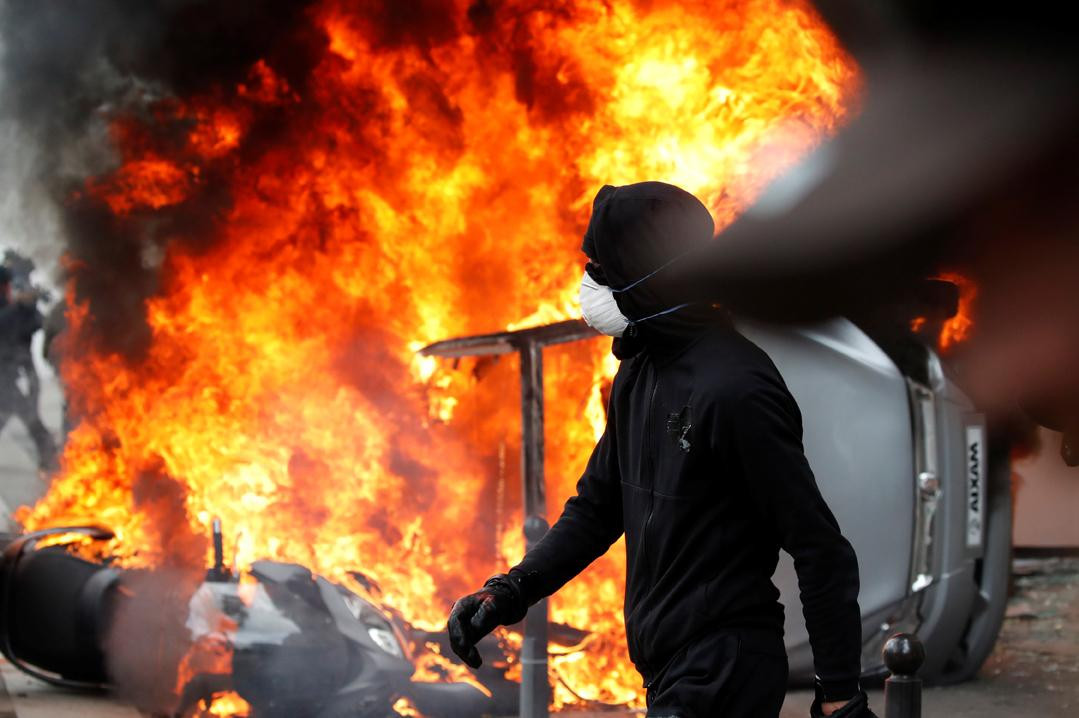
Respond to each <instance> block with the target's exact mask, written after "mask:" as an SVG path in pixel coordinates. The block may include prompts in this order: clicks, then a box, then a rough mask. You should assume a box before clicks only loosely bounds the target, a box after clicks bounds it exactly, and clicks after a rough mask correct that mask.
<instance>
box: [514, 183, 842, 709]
mask: <svg viewBox="0 0 1079 718" xmlns="http://www.w3.org/2000/svg"><path fill="white" fill-rule="evenodd" d="M711 238H712V220H711V217H710V215H709V213H708V211H707V209H706V208H705V207H704V206H703V205H702V204H701V203H700V202H699V201H698V200H697V199H696V198H694V197H693V196H692V195H689V194H688V193H686V192H684V191H682V190H680V189H678V188H676V187H672V186H670V185H665V184H661V183H656V182H648V183H642V184H637V185H629V186H626V187H618V188H613V187H604V188H603V190H601V191H600V193H599V194H598V195H597V197H596V200H595V203H594V205H593V216H592V221H591V223H590V226H589V230H588V233H587V235H586V237H585V244H584V250H585V252H586V254H588V256H589V257H590V259H592V260H593V262H596V263H598V267H592V268H590V271H593V272H595V273H596V274H598V275H600V277H598V278H601V281H605V282H606V283H607V284H608V286H612V287H620V286H625V285H628V284H630V283H632V282H633V281H635V280H636V279H639V278H640V277H643V276H645V275H647V274H649V273H650V272H651V271H652V270H654V269H655V268H656V267H659V266H662V265H663V264H664V263H666V262H668V261H670V260H671V259H672V258H673V257H675V256H677V255H680V254H683V253H684V252H685V251H687V250H689V249H692V248H693V247H694V246H697V245H700V244H701V243H705V242H707V241H709V240H711ZM664 274H667V272H666V271H664V272H660V273H659V274H657V275H656V276H655V277H654V278H653V279H649V280H647V281H646V282H644V283H642V284H641V285H639V286H638V287H635V288H634V289H633V290H631V291H629V292H626V293H624V294H620V295H616V296H617V297H618V303H619V307H620V308H621V310H622V312H623V314H625V315H626V316H628V317H629V318H630V319H636V318H640V317H642V316H648V315H649V314H653V313H655V312H657V311H659V310H662V309H664V308H666V307H670V306H675V305H676V304H678V303H680V301H682V300H684V299H685V297H684V296H682V295H681V294H680V291H681V290H680V289H679V286H678V283H677V281H671V280H670V277H667V278H664V276H663V275H664ZM670 274H671V276H676V274H677V273H675V272H671V273H670ZM634 329H635V330H636V331H635V332H632V333H631V335H630V336H628V337H625V338H623V339H620V340H616V343H615V351H616V353H617V354H619V355H620V356H621V357H623V361H622V364H621V367H620V368H619V370H618V373H617V375H616V376H615V379H614V386H613V388H612V391H611V398H610V404H609V408H608V416H607V427H606V431H605V433H604V435H603V437H602V438H601V439H600V441H599V443H598V444H597V445H596V448H595V450H594V451H593V453H592V457H591V459H590V460H589V462H588V466H587V468H586V469H585V471H584V475H583V476H582V477H581V479H580V481H579V482H578V484H577V494H576V496H574V497H572V498H571V499H569V501H568V502H567V503H566V506H565V509H564V511H563V513H562V516H561V517H560V518H559V519H558V521H557V522H556V523H555V524H554V526H552V527H551V529H550V531H549V532H548V533H547V535H546V536H545V537H544V538H543V539H542V540H541V541H540V542H539V543H538V544H537V545H536V546H534V547H533V548H532V549H531V550H530V551H529V552H528V554H527V555H526V556H525V558H524V560H523V561H522V562H521V563H520V564H519V565H518V566H517V567H515V568H514V569H513V570H512V571H511V575H513V576H514V577H515V578H516V579H517V581H518V583H519V584H520V585H521V587H522V589H523V590H524V593H525V598H526V599H527V600H528V601H529V603H534V602H535V601H537V600H539V599H540V598H543V597H545V596H547V595H550V594H551V593H554V592H555V591H557V590H558V589H559V588H560V587H561V586H562V585H563V584H564V583H566V582H567V581H568V580H570V579H571V578H573V577H574V576H575V575H577V574H578V573H580V572H581V571H582V570H583V569H584V568H585V567H586V566H587V565H588V564H589V563H591V562H592V561H593V560H595V559H596V558H597V557H599V556H600V555H602V554H603V553H604V552H606V551H607V549H608V548H609V547H610V545H611V544H612V543H614V542H615V541H616V540H617V539H618V538H619V536H621V535H622V534H623V533H624V534H625V536H626V567H627V569H626V599H625V617H626V632H627V636H628V640H629V650H630V657H631V658H632V659H633V661H634V663H635V664H636V666H637V668H638V670H639V671H640V672H641V674H642V676H643V677H644V679H645V684H646V685H648V684H649V683H651V682H652V681H653V680H655V679H656V678H657V676H658V675H659V674H660V673H661V672H662V671H663V670H664V668H665V667H666V666H667V665H668V663H669V662H671V661H672V659H674V658H675V657H676V656H677V654H678V653H679V651H681V650H682V649H684V648H686V647H687V646H688V645H689V644H690V643H692V642H693V641H694V640H696V639H698V638H700V637H702V636H703V635H705V634H707V633H708V632H710V631H715V630H721V629H728V628H764V629H771V630H774V631H776V632H777V633H779V634H781V633H782V631H783V607H782V606H781V605H780V604H779V602H778V598H779V592H778V590H777V589H776V588H775V586H774V584H773V583H772V580H771V577H772V574H773V572H774V570H775V568H776V563H777V560H778V556H779V550H780V549H784V550H786V551H787V552H789V553H790V554H791V555H792V556H793V557H794V561H795V567H796V569H797V572H798V580H799V585H800V589H801V597H802V603H803V606H804V610H805V618H806V624H807V627H808V630H809V637H810V642H811V644H812V648H813V653H814V657H815V662H816V669H817V673H818V676H819V678H820V680H821V682H822V685H823V687H824V690H825V693H826V694H827V695H828V696H829V698H830V699H833V700H845V699H848V698H850V697H851V696H853V695H854V693H855V692H856V690H857V681H858V675H859V669H860V653H861V620H860V614H859V609H858V603H857V598H858V564H857V560H856V558H855V555H854V551H853V549H852V548H851V546H850V544H849V543H848V542H847V540H846V539H844V538H843V536H842V534H841V533H840V530H839V526H838V525H837V523H836V520H835V518H834V517H833V516H832V513H831V511H829V509H828V507H827V505H826V504H825V502H824V500H823V498H822V497H821V495H820V492H819V490H818V488H817V485H816V482H815V480H814V478H813V473H812V471H811V470H810V468H809V465H808V463H807V462H806V458H805V455H804V453H803V449H802V425H801V415H800V412H799V410H798V406H797V404H796V403H795V401H794V399H793V398H792V397H791V394H790V392H789V391H788V390H787V387H786V385H785V384H784V382H783V379H782V377H781V376H780V375H779V372H778V371H777V370H776V367H775V366H774V365H773V364H772V362H771V360H770V359H769V358H768V356H767V355H766V354H765V353H764V352H763V351H761V350H760V349H759V348H758V347H757V346H755V345H754V344H753V343H752V342H750V341H749V340H748V339H746V338H745V337H743V336H741V335H740V334H739V333H738V332H737V331H735V330H734V328H733V327H732V326H731V325H730V324H729V322H726V321H724V320H723V318H722V315H721V314H720V313H719V312H718V311H716V310H714V309H711V308H704V309H701V308H689V309H686V310H682V311H679V312H676V313H674V314H671V315H666V316H663V317H659V318H657V319H656V320H653V321H648V322H644V323H642V324H640V325H638V326H636V327H634Z"/></svg>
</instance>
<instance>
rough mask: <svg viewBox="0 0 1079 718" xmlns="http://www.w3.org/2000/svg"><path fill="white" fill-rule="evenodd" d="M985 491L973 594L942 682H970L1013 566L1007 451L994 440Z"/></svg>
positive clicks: (998, 622) (989, 644) (988, 647)
mask: <svg viewBox="0 0 1079 718" xmlns="http://www.w3.org/2000/svg"><path fill="white" fill-rule="evenodd" d="M992 445H993V446H999V447H1000V448H998V449H996V450H995V451H992V450H991V453H990V457H989V459H990V461H989V477H988V478H989V481H988V484H987V489H988V490H987V491H986V507H985V510H986V514H985V515H986V528H985V538H984V540H985V551H984V554H983V556H982V558H981V559H979V560H978V562H977V566H976V568H975V580H976V581H977V583H978V591H977V593H976V594H975V597H974V606H973V607H972V609H971V617H970V620H969V622H968V623H967V628H966V631H964V634H963V639H962V640H961V641H960V643H959V645H958V646H957V647H956V649H955V653H954V654H953V655H952V657H951V658H950V659H949V661H948V663H947V665H946V666H945V668H944V673H943V675H942V676H941V681H942V682H944V683H957V682H959V681H965V680H968V679H970V678H973V677H974V676H975V675H976V674H977V673H978V671H979V669H981V667H982V664H983V663H985V660H986V659H987V658H988V657H989V654H990V653H992V651H993V646H994V645H996V642H997V636H998V635H999V634H1000V628H1001V626H1002V625H1003V623H1004V613H1005V610H1006V609H1007V605H1008V587H1009V585H1010V579H1011V568H1012V511H1013V506H1012V479H1011V476H1012V472H1011V460H1010V447H1009V446H1008V445H1007V442H1006V441H1003V440H1000V441H994V442H992Z"/></svg>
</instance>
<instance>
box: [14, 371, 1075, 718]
mask: <svg viewBox="0 0 1079 718" xmlns="http://www.w3.org/2000/svg"><path fill="white" fill-rule="evenodd" d="M42 384H43V387H42V418H43V419H44V420H45V423H46V425H47V426H49V427H50V428H51V429H53V431H54V433H56V434H57V435H58V434H59V426H60V406H61V400H60V392H59V388H58V387H57V384H56V381H55V379H53V378H52V377H51V374H46V376H45V377H44V380H43V382H42ZM35 465H36V461H35V458H34V448H33V443H32V442H31V441H30V437H29V436H28V435H27V434H26V431H25V428H24V427H22V426H21V424H19V423H18V421H17V420H12V421H11V422H9V423H8V426H6V427H4V428H3V431H2V432H0V529H2V528H3V525H2V524H4V523H5V522H6V519H7V517H8V511H9V509H11V508H14V507H16V506H19V505H20V504H25V503H28V502H32V501H33V500H35V499H36V498H37V497H38V496H40V495H41V493H42V492H43V491H44V488H45V485H44V483H43V482H42V480H41V479H40V478H39V477H38V474H37V471H36V468H35ZM1016 570H1017V574H1018V575H1017V576H1016V578H1015V591H1014V597H1013V598H1012V600H1011V602H1010V606H1009V617H1008V619H1007V621H1006V622H1005V626H1004V630H1003V632H1002V634H1001V639H1000V641H999V642H998V644H997V647H996V649H995V651H994V653H993V655H992V656H991V657H990V658H989V660H988V661H987V663H986V665H985V667H984V668H983V669H982V671H981V674H980V675H979V676H978V678H977V679H975V680H973V681H970V682H968V683H965V684H962V685H957V686H948V687H937V688H927V689H926V690H925V696H924V702H923V716H925V717H926V718H1014V717H1015V716H1038V717H1039V718H1072V717H1073V716H1077V715H1079V559H1076V558H1071V559H1049V560H1037V561H1019V562H1017V563H1016ZM0 680H2V683H0V718H15V717H17V718H63V717H64V716H80V717H85V718H137V716H138V714H137V713H136V711H134V710H133V709H131V708H129V707H126V706H123V705H120V704H118V703H117V702H116V701H114V700H112V699H111V698H109V697H108V696H87V695H80V694H73V693H69V692H65V691H59V690H56V689H54V688H51V687H49V686H46V685H44V684H42V683H39V682H38V681H36V680H34V679H32V678H29V677H27V676H25V675H23V674H21V673H19V672H18V671H16V670H15V669H14V668H13V667H11V666H10V665H9V664H7V663H6V662H3V661H0ZM810 701H811V695H810V694H809V693H808V692H805V691H798V692H792V693H791V694H790V695H788V697H787V702H786V704H785V706H784V709H783V714H782V718H803V717H804V716H807V715H808V709H809V703H810ZM870 702H871V706H872V707H873V708H874V709H875V710H876V711H877V712H878V713H879V714H880V715H881V718H884V717H883V713H882V709H883V703H882V696H881V694H880V692H879V691H874V692H872V693H871V697H870ZM602 715H603V716H605V717H606V718H613V717H614V716H615V715H616V714H611V713H605V714H602ZM577 718H584V716H583V715H581V714H577Z"/></svg>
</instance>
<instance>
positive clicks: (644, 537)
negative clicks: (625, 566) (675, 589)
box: [637, 364, 659, 671]
mask: <svg viewBox="0 0 1079 718" xmlns="http://www.w3.org/2000/svg"><path fill="white" fill-rule="evenodd" d="M649 368H650V369H651V370H652V393H651V395H650V396H649V398H648V413H647V414H646V415H645V418H644V433H645V444H646V446H647V447H648V448H647V451H648V461H647V475H648V476H649V479H650V481H649V484H648V514H647V515H646V516H645V519H644V524H643V525H642V527H641V547H640V553H641V562H642V566H643V567H644V568H647V569H648V580H649V583H651V580H652V567H651V564H650V563H649V560H648V552H647V551H646V550H645V548H646V546H647V545H648V527H649V525H650V524H651V523H652V514H653V513H654V512H655V508H656V473H655V472H656V465H655V442H654V436H653V434H654V432H653V431H652V415H653V414H654V413H655V403H656V392H657V391H658V390H659V372H657V371H656V368H655V365H654V364H651V365H650V367H649ZM642 648H643V646H642V645H641V642H640V640H638V641H637V655H638V656H639V657H640V660H641V668H643V669H644V670H645V671H648V664H647V663H645V661H644V656H643V655H642V654H643V650H642Z"/></svg>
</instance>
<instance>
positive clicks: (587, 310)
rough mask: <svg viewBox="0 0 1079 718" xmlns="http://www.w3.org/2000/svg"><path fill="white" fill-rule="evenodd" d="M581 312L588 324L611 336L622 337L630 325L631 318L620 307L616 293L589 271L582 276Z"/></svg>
mask: <svg viewBox="0 0 1079 718" xmlns="http://www.w3.org/2000/svg"><path fill="white" fill-rule="evenodd" d="M580 297H581V313H582V314H583V315H584V321H585V323H586V324H588V326H590V327H592V328H593V329H595V330H596V331H597V332H599V333H601V334H606V335H607V336H609V337H620V336H622V334H624V333H625V331H626V327H628V326H629V319H627V318H626V315H624V314H622V312H621V310H619V309H618V302H616V301H615V300H614V293H613V292H611V288H610V287H606V286H604V285H602V284H600V283H599V282H597V281H596V280H595V279H592V277H591V275H589V274H588V272H585V273H584V276H583V277H581V294H580Z"/></svg>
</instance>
